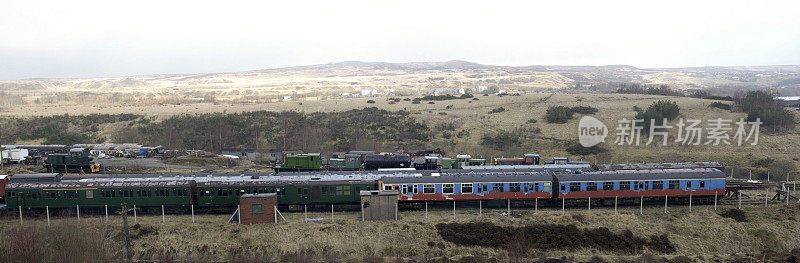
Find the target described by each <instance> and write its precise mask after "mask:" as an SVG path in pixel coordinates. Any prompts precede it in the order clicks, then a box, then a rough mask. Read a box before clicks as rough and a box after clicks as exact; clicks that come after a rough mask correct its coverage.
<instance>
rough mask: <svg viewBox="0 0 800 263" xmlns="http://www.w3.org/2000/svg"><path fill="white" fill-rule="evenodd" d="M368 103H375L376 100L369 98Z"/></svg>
mask: <svg viewBox="0 0 800 263" xmlns="http://www.w3.org/2000/svg"><path fill="white" fill-rule="evenodd" d="M367 103H375V101H374V100H368V101H367Z"/></svg>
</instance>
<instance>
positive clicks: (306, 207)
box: [303, 205, 308, 223]
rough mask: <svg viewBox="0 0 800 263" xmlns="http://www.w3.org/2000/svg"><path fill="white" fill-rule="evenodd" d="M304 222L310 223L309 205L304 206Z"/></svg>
mask: <svg viewBox="0 0 800 263" xmlns="http://www.w3.org/2000/svg"><path fill="white" fill-rule="evenodd" d="M303 222H305V223H308V205H303Z"/></svg>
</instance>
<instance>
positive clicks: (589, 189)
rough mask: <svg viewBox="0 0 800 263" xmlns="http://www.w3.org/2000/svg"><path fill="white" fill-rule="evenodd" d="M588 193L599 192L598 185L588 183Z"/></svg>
mask: <svg viewBox="0 0 800 263" xmlns="http://www.w3.org/2000/svg"><path fill="white" fill-rule="evenodd" d="M586 191H597V183H596V182H588V183H586Z"/></svg>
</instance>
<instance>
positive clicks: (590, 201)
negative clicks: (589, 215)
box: [589, 196, 592, 211]
mask: <svg viewBox="0 0 800 263" xmlns="http://www.w3.org/2000/svg"><path fill="white" fill-rule="evenodd" d="M589 211H592V197H591V196H590V197H589Z"/></svg>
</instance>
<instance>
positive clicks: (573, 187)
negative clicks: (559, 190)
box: [569, 182, 581, 192]
mask: <svg viewBox="0 0 800 263" xmlns="http://www.w3.org/2000/svg"><path fill="white" fill-rule="evenodd" d="M580 190H581V183H579V182H572V183H569V191H570V192H576V191H580Z"/></svg>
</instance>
